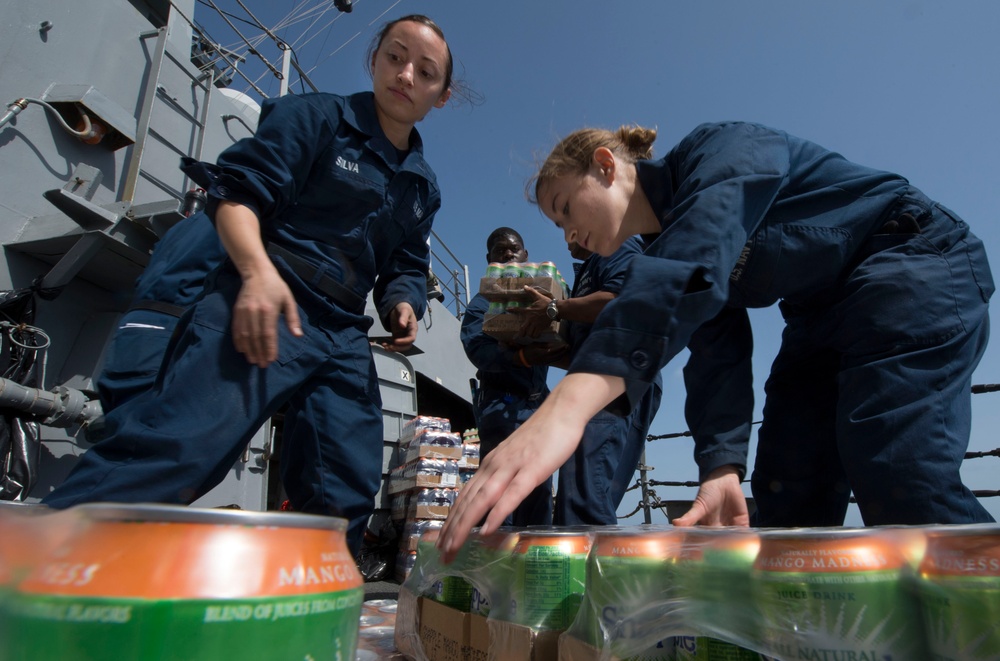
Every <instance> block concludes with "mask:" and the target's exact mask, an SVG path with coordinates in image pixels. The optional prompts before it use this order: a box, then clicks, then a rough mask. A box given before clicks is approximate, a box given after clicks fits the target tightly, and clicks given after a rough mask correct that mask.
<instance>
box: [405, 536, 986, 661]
mask: <svg viewBox="0 0 1000 661" xmlns="http://www.w3.org/2000/svg"><path fill="white" fill-rule="evenodd" d="M564 534H565V535H566V537H565V539H567V540H568V539H569V538H570V537H572V536H574V535H581V534H582V535H583V536H584V537H585V538H586V540H587V542H586V545H587V546H589V547H590V548H589V553H588V554H587V556H586V560H585V564H586V571H585V578H583V579H582V580H583V583H582V585H580V586H574V587H572V588H571V589H570V590H569V591H567V592H563V591H562V590H563V588H561V587H558V586H555V584H554V583H551V582H549V577H554V576H556V575H557V574H558V575H559V577H560V580H562V579H564V578H567V577H569V578H570V581H571V582H572V580H573V579H572V576H574V569H573V562H574V559H573V556H574V555H578V554H574V553H573V552H571V549H572V548H579V546H578V542H573V543H568V544H564V545H563V550H554V548H553V547H552V546H551V545H550V546H548V547H546V546H545V545H542V548H545V549H546V551H545V553H550V554H551V557H544V558H541V559H542V560H544V561H545V562H548V564H547V565H545V562H543V563H541V564H539V565H537V566H536V572H535V573H531V574H528V573H526V564H525V562H524V560H525V558H526V556H525V555H524V554H523V553H519V551H522V552H523V551H524V550H525V549H529V548H536V546H535V545H534V544H530V543H529V542H530V540H531V539H533V538H535V539H537V538H541V537H545V538H547V539H549V540H552V539H554V538H555V537H557V535H554V531H552V530H544V529H542V530H536V529H501V531H498V532H497V533H494V534H493V535H490V536H487V537H485V538H484V537H479V536H476V535H473V536H472V537H470V540H469V541H468V542H467V543H466V544H465V545H464V546H463V548H462V549H460V550H459V553H458V556H457V558H456V559H455V561H454V562H453V563H452V564H450V565H444V564H443V563H442V562H441V560H440V556H439V555H438V553H437V551H436V549H435V548H434V541H435V540H436V533H435V532H431V533H429V534H428V535H427V536H425V537H424V538H422V540H421V543H420V550H419V553H418V558H417V560H416V564H415V567H414V571H413V572H412V573H411V574H410V578H409V580H408V581H407V583H406V584H405V585H404V591H405V592H408V593H410V594H411V595H412V596H413V597H414V599H415V598H416V597H417V596H420V595H425V594H428V592H429V590H431V589H432V588H433V586H434V585H435V584H436V583H438V582H440V581H442V579H443V578H444V577H446V576H451V577H458V578H460V579H463V580H464V581H467V582H468V583H469V584H471V587H472V595H473V597H472V604H471V605H470V608H469V611H470V613H471V614H472V617H477V616H486V617H487V618H488V622H489V624H490V627H489V629H488V632H489V633H488V636H489V638H490V640H489V641H488V643H487V644H488V646H489V648H490V649H491V650H493V651H496V650H497V649H498V646H500V647H502V646H503V645H504V641H502V640H498V639H496V638H495V637H496V636H497V634H498V632H502V631H504V630H506V629H504V628H503V627H498V626H494V625H500V624H503V625H504V626H505V627H506V626H507V625H508V624H509V625H513V626H517V627H521V628H528V629H530V630H531V631H532V632H534V633H535V634H537V635H539V636H542V635H545V634H551V633H552V632H553V631H559V630H560V628H562V629H565V630H564V631H562V633H561V634H560V635H559V639H558V656H559V658H560V659H562V660H564V661H581V660H583V661H587V660H590V659H593V660H594V661H597V660H598V659H601V660H609V661H610V660H612V659H615V660H622V659H627V660H631V661H640V660H644V661H668V660H671V659H678V660H685V659H710V660H718V659H723V660H727V661H734V660H735V661H751V660H758V659H764V660H767V661H799V660H801V659H808V660H818V661H848V660H850V661H876V660H878V661H882V660H884V659H893V660H896V661H900V660H905V661H921V660H927V661H930V660H932V659H933V660H935V661H937V660H940V659H949V660H952V661H959V660H960V661H980V660H983V659H992V660H994V661H996V660H997V659H1000V626H998V624H997V623H998V622H1000V526H998V525H996V524H990V525H976V526H915V527H882V528H801V529H780V530H778V529H764V530H752V529H746V528H716V529H707V528H673V527H671V526H642V527H628V528H623V527H603V528H595V529H592V530H590V531H579V530H574V531H569V532H568V533H564ZM574 545H576V546H574ZM545 567H547V568H545ZM525 577H528V582H527V583H526V582H525ZM578 580H579V579H578ZM574 602H575V606H573V603H574ZM567 604H569V605H570V609H569V611H573V610H575V615H574V616H572V617H571V618H570V619H568V620H567V619H565V613H566V612H568V611H567V609H566V608H565V607H566V605H567ZM461 610H464V609H461ZM418 617H419V609H418V608H416V607H415V606H411V608H410V609H409V611H408V615H407V617H404V618H402V619H400V620H398V621H397V641H398V640H399V639H400V636H402V637H403V638H408V645H409V649H410V652H409V653H410V655H411V656H412V657H413V658H415V659H419V660H420V661H423V659H426V658H427V657H426V656H422V654H423V652H422V648H421V647H420V642H421V641H420V635H419V632H420V627H419V622H418V621H417V618H418ZM481 635H483V636H485V635H487V634H486V633H482V634H481ZM475 643H476V641H474V640H471V641H470V644H473V646H474V644H475ZM479 644H481V645H482V644H483V641H479ZM488 658H497V657H495V656H493V655H492V652H491V655H490V656H489V657H488ZM534 658H543V657H539V656H537V655H536V656H535V657H534ZM552 658H554V657H552Z"/></svg>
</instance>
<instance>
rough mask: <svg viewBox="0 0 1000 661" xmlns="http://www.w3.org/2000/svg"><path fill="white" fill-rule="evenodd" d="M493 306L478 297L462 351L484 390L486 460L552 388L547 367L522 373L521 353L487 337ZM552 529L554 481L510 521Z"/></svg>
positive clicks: (481, 421) (480, 405)
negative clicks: (485, 329) (486, 322)
mask: <svg viewBox="0 0 1000 661" xmlns="http://www.w3.org/2000/svg"><path fill="white" fill-rule="evenodd" d="M489 306H490V303H489V301H487V300H486V298H484V297H483V295H482V294H476V295H475V296H474V297H473V298H472V300H471V301H470V302H469V306H468V307H467V308H466V309H465V314H464V315H463V316H462V333H461V337H462V346H463V347H465V354H466V355H467V356H468V357H469V361H471V362H472V364H473V365H475V366H476V378H477V379H478V380H479V388H478V390H477V392H476V401H475V402H474V403H473V412H474V414H475V416H476V425H477V427H478V428H479V448H480V450H479V452H480V457H485V456H486V455H488V454H489V453H490V452H492V451H493V450H494V449H496V447H497V446H498V445H500V443H502V442H503V441H504V439H506V438H507V437H508V436H510V435H511V434H512V433H513V432H514V430H515V429H517V428H518V427H520V426H521V425H522V424H523V423H524V422H525V421H526V420H527V419H528V418H529V417H530V416H531V414H532V413H534V412H535V411H536V410H537V409H538V407H539V406H541V404H542V402H543V401H544V400H545V397H546V396H547V395H548V394H549V387H548V385H547V384H546V382H545V380H546V377H547V376H548V373H549V368H548V366H547V365H533V366H531V367H521V366H520V365H519V364H518V362H517V358H516V354H517V349H511V348H510V347H508V346H506V345H504V344H501V343H500V341H499V340H497V339H496V338H494V337H491V336H489V335H487V334H486V333H484V332H483V318H484V316H485V315H486V311H487V309H488V308H489ZM551 523H552V479H551V478H549V479H548V480H546V481H545V482H544V483H543V484H541V485H540V486H538V487H536V488H535V490H534V491H532V492H531V493H530V494H529V495H528V497H527V498H525V499H524V500H523V501H522V502H521V504H520V505H519V506H518V507H517V509H515V510H514V512H513V514H511V516H509V517H508V518H507V521H506V524H507V525H513V526H529V525H549V524H551Z"/></svg>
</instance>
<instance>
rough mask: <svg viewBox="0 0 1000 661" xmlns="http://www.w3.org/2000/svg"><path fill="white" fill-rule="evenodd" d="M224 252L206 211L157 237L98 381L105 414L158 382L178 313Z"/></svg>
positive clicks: (180, 222) (223, 257)
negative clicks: (157, 239)
mask: <svg viewBox="0 0 1000 661" xmlns="http://www.w3.org/2000/svg"><path fill="white" fill-rule="evenodd" d="M225 258H226V251H225V249H224V248H223V247H222V241H220V240H219V234H218V232H216V231H215V226H214V225H212V221H211V220H210V219H209V217H208V216H207V215H206V214H205V213H203V212H198V213H195V214H193V215H191V216H190V217H188V218H184V219H182V220H181V221H179V222H178V223H177V224H176V225H174V226H173V227H171V228H170V229H169V230H168V231H167V233H166V234H164V235H163V238H162V239H160V240H159V241H157V243H156V246H155V247H154V248H153V254H152V256H150V258H149V264H148V265H147V266H146V269H145V270H144V271H143V272H142V275H140V276H139V278H138V279H137V280H136V283H135V294H134V295H133V297H132V306H131V307H130V308H129V309H128V310H127V311H126V312H125V314H123V315H122V317H121V319H120V320H119V322H118V329H117V331H116V332H115V334H114V336H113V337H112V338H111V343H110V344H109V346H108V350H107V352H106V354H105V358H104V367H103V368H102V370H101V374H100V375H99V376H98V377H97V379H96V381H95V384H96V386H97V393H98V396H99V397H100V400H101V408H102V409H103V410H104V413H105V415H106V414H108V413H109V412H111V410H112V409H114V408H115V407H117V406H118V405H119V404H121V403H123V402H125V401H128V400H129V399H132V398H133V397H135V396H136V395H139V394H141V393H143V392H145V391H147V390H149V389H150V388H152V387H153V382H154V381H155V380H156V375H157V374H158V373H159V371H160V364H161V363H162V362H163V355H164V353H165V352H166V350H167V343H168V342H169V341H170V337H171V336H172V335H173V332H174V328H175V327H176V326H177V320H178V318H179V317H180V315H181V314H183V313H184V310H186V309H187V308H188V307H189V306H190V305H191V304H192V303H194V302H195V300H197V298H198V296H199V295H200V294H201V292H202V290H203V288H204V285H205V278H206V276H207V275H208V274H209V272H211V271H212V270H213V269H215V268H216V267H217V266H218V265H219V264H221V263H222V261H223V260H224V259H225Z"/></svg>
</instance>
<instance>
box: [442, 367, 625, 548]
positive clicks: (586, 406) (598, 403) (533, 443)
mask: <svg viewBox="0 0 1000 661" xmlns="http://www.w3.org/2000/svg"><path fill="white" fill-rule="evenodd" d="M623 392H625V382H624V380H623V379H621V378H619V377H612V376H606V375H603V374H587V373H583V372H580V373H575V374H567V375H566V377H564V378H563V380H562V381H560V382H559V384H558V385H557V386H556V387H555V388H554V389H553V390H552V392H551V393H549V396H548V397H546V398H545V401H544V402H543V403H542V405H541V406H540V407H539V408H538V410H537V411H535V413H533V414H532V415H531V417H530V418H528V420H527V422H525V423H524V424H523V425H521V426H520V427H519V428H518V429H517V431H515V432H514V433H513V434H511V435H510V436H509V437H508V438H507V440H505V441H504V442H503V443H501V444H500V445H499V446H498V447H497V448H496V449H495V450H493V451H492V452H490V454H489V455H487V457H486V458H485V459H484V460H483V463H482V465H481V466H480V467H479V470H477V471H476V474H475V475H474V476H473V477H472V479H471V480H469V482H468V483H467V484H466V485H465V486H464V487H463V488H462V490H461V491H460V492H459V495H458V499H457V500H456V501H455V505H454V506H453V507H452V509H451V513H450V514H449V515H448V520H447V521H446V522H445V525H444V529H443V530H442V533H441V537H440V538H439V540H438V548H439V549H441V552H442V554H443V556H444V559H445V561H446V562H450V561H451V560H452V559H453V558H454V556H455V553H456V552H457V551H458V549H459V548H460V547H461V546H462V544H463V543H465V540H466V539H467V538H468V536H469V533H470V532H471V530H472V528H473V527H474V526H477V525H479V522H480V521H481V520H482V518H483V517H484V516H485V517H486V523H485V524H483V527H482V532H483V533H490V532H492V531H494V530H496V529H497V528H498V527H499V526H500V525H502V523H503V520H504V519H505V518H506V517H507V515H508V514H510V513H511V512H513V511H514V508H515V507H517V506H518V504H519V503H520V502H521V501H522V500H524V498H526V497H527V496H528V494H529V493H531V491H532V489H534V488H535V487H537V486H538V485H539V484H541V483H542V482H544V481H545V480H546V479H547V478H548V477H549V476H551V475H552V473H554V472H555V471H556V469H558V468H559V467H560V466H562V465H563V463H565V462H566V460H567V459H568V458H569V457H570V455H572V454H573V451H574V450H575V449H576V446H577V445H579V443H580V438H581V436H582V435H583V429H584V427H585V426H586V425H587V422H588V421H589V420H590V418H592V417H593V416H594V414H595V413H597V412H598V411H600V410H601V409H602V408H603V407H605V406H606V405H607V404H608V403H610V402H611V401H613V400H614V399H615V398H616V397H618V396H619V395H621V394H622V393H623Z"/></svg>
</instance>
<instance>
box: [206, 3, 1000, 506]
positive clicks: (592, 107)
mask: <svg viewBox="0 0 1000 661" xmlns="http://www.w3.org/2000/svg"><path fill="white" fill-rule="evenodd" d="M216 4H218V5H219V6H220V7H224V8H227V9H229V10H231V11H233V13H235V14H238V15H240V16H245V12H243V11H242V10H241V9H240V8H239V5H238V4H237V2H235V0H216ZM244 4H247V5H248V6H249V7H250V8H251V9H252V10H253V12H254V14H255V15H256V16H257V17H258V18H260V19H261V20H262V22H264V23H267V24H268V25H271V26H275V25H277V24H278V23H279V21H280V20H281V19H282V18H284V17H285V16H287V15H288V14H289V13H290V12H292V9H293V8H296V9H298V10H303V9H305V8H308V7H314V6H316V5H322V3H321V2H319V0H307V1H306V2H295V3H292V2H276V1H275V0H244ZM409 13H424V14H427V15H429V16H431V17H432V18H434V19H435V20H436V21H437V22H438V23H439V24H440V25H441V27H442V28H443V29H444V31H445V34H446V36H447V38H448V41H449V43H450V45H451V48H452V52H453V53H454V56H455V58H456V61H457V64H458V73H459V74H461V75H462V77H463V78H464V79H466V80H467V81H468V82H469V83H470V84H471V86H472V87H473V88H474V89H475V90H476V91H477V92H478V93H479V94H481V95H482V96H483V97H484V101H483V103H481V104H479V105H477V106H470V105H468V104H466V105H457V106H450V107H446V108H445V109H443V110H437V111H433V112H432V113H431V114H430V115H429V116H428V118H427V119H426V120H425V121H424V122H423V123H422V124H420V125H419V128H420V131H421V133H422V135H423V137H424V142H425V152H426V156H427V159H428V160H429V162H430V163H431V165H432V167H433V168H434V170H435V171H436V173H437V175H438V179H439V183H440V185H441V188H442V194H443V198H444V204H443V208H442V210H441V212H440V213H439V214H438V216H437V219H436V221H435V231H436V232H437V234H438V235H439V236H441V238H442V239H443V240H444V241H445V242H446V243H447V246H448V248H449V249H450V250H451V251H452V252H453V253H454V254H455V255H456V256H457V257H458V258H459V259H460V260H461V261H463V262H465V263H466V264H468V265H469V266H470V269H471V275H472V277H473V279H475V278H477V277H478V276H479V275H480V271H482V270H484V269H485V252H486V249H485V245H484V244H485V238H486V236H487V235H488V234H489V232H490V231H491V230H492V229H494V228H496V227H498V226H501V225H508V226H512V227H515V228H517V229H518V230H519V231H520V232H521V233H522V235H523V236H524V238H525V243H526V245H527V247H528V250H529V252H530V255H531V259H532V260H535V261H543V260H552V261H555V262H556V263H557V265H558V266H559V267H560V270H562V271H563V273H564V274H565V273H571V272H572V270H571V260H570V258H569V254H568V252H567V251H566V248H565V244H564V243H563V241H562V234H561V232H559V231H558V230H556V229H555V228H554V226H552V225H551V224H550V223H549V222H548V221H547V220H546V219H545V218H544V217H543V216H541V215H540V214H539V213H538V211H537V209H536V208H535V207H533V206H531V205H529V204H528V203H527V202H526V201H525V199H524V183H525V180H526V179H527V178H528V177H529V176H530V175H531V174H532V173H533V167H534V165H535V164H536V163H537V162H538V161H539V159H541V158H543V157H544V156H545V154H546V153H547V151H548V150H549V149H550V148H551V147H552V146H553V145H554V144H555V142H556V141H557V140H558V139H559V137H561V136H563V135H565V134H566V133H568V132H570V131H572V130H574V129H577V128H580V127H583V126H599V127H605V128H615V127H617V126H619V125H622V124H631V123H637V124H641V125H645V126H652V127H656V128H657V129H658V131H659V138H658V140H657V142H656V146H655V149H656V154H657V155H663V154H664V153H666V152H667V151H668V150H669V149H670V147H671V146H673V144H675V143H676V142H677V141H678V140H680V139H681V138H682V137H683V136H684V135H685V134H686V133H687V132H689V131H690V130H691V129H693V128H694V127H695V126H697V125H698V124H699V123H701V122H705V121H715V120H731V119H732V120H749V121H756V122H761V123H764V124H768V125H771V126H774V127H777V128H781V129H784V130H786V131H789V132H790V133H794V134H797V135H800V136H802V137H805V138H809V139H811V140H814V141H816V142H818V143H820V144H822V145H824V146H826V147H829V148H831V149H834V150H836V151H839V152H840V153H842V154H844V155H845V156H846V157H848V158H850V159H852V160H855V161H858V162H861V163H864V164H866V165H870V166H873V167H878V168H882V169H886V170H891V171H895V172H898V173H900V174H902V175H904V176H906V177H907V178H908V179H909V180H910V181H911V182H912V183H913V184H914V185H915V186H917V187H918V188H921V189H922V190H923V191H924V192H925V193H927V194H928V195H929V196H930V197H932V198H934V199H937V200H939V201H941V202H942V203H944V204H945V205H946V206H948V207H949V208H951V209H953V210H954V211H956V212H957V213H958V214H959V215H961V216H962V217H964V218H965V219H966V220H967V221H968V222H969V224H970V225H971V226H972V228H973V231H975V232H976V233H977V234H978V235H979V236H980V237H981V238H982V239H983V241H984V242H985V243H986V246H987V249H988V252H989V255H990V259H991V261H992V264H993V266H994V269H995V271H996V276H997V278H998V279H1000V223H998V222H997V220H998V218H997V217H998V215H1000V214H998V209H1000V166H998V164H997V162H996V157H997V155H998V154H1000V129H998V121H1000V40H998V39H997V35H998V34H1000V3H998V2H996V1H995V0H956V1H954V2H943V1H931V0H878V1H873V0H839V1H836V2H834V1H831V0H826V1H822V2H813V1H804V0H760V1H753V2H751V1H737V0H700V1H696V0H686V1H683V2H681V1H678V0H635V1H624V2H607V1H604V2H598V1H596V0H511V1H508V2H483V1H481V0H398V1H397V0H355V3H354V11H353V12H352V13H350V14H340V15H338V14H337V12H336V10H333V9H330V10H329V11H328V12H326V13H325V14H321V13H319V12H315V13H312V14H309V18H308V20H303V21H300V22H298V23H295V24H294V25H291V26H288V27H287V28H284V29H283V30H281V31H279V34H280V35H281V36H282V38H284V39H285V40H287V41H288V42H289V43H292V44H293V46H294V47H295V50H296V53H297V55H298V59H299V62H300V63H301V64H302V66H303V67H304V68H305V69H306V70H309V77H310V78H311V79H312V81H313V82H314V83H316V85H317V86H318V87H319V88H320V89H322V90H324V91H332V92H340V93H350V92H354V91H358V90H362V89H370V81H369V79H368V78H367V75H366V74H365V73H364V71H363V69H362V62H363V59H364V57H363V54H364V50H365V48H366V47H367V45H368V43H369V41H370V40H371V37H372V35H373V34H374V33H375V31H376V30H377V28H378V27H379V26H380V25H381V24H382V23H383V22H384V21H385V20H388V19H391V18H395V17H398V16H401V15H404V14H409ZM208 18H209V17H208V15H207V12H206V11H205V8H204V7H203V6H201V5H199V6H198V9H197V13H196V19H202V20H204V21H205V22H206V25H207V26H208V27H209V30H210V32H211V33H212V34H213V36H216V38H218V39H219V40H220V41H223V42H224V43H228V44H229V45H234V44H232V43H231V42H228V41H227V40H229V39H230V38H231V37H230V35H229V34H228V33H227V32H226V31H225V30H224V29H223V28H222V26H221V25H220V24H219V22H218V21H217V20H213V21H210V22H209V21H208ZM241 31H243V32H244V34H247V35H250V34H253V32H254V31H253V30H252V29H251V28H250V27H249V26H246V25H242V24H241ZM260 49H261V51H262V52H264V53H265V55H266V56H268V57H269V58H271V59H272V60H273V61H276V60H277V59H278V55H277V51H276V50H275V49H274V48H273V47H272V46H270V45H265V44H262V45H261V46H260ZM254 67H255V65H254V64H253V63H251V62H248V63H247V65H246V66H245V67H244V69H245V70H246V71H248V72H252V71H254V70H255V68H254ZM257 68H259V67H257ZM296 80H297V77H296V76H294V75H293V76H292V86H293V88H294V89H298V83H297V82H296ZM259 85H260V86H261V87H262V89H264V91H265V92H267V93H268V94H271V95H277V89H278V87H277V82H274V81H271V80H265V79H262V80H261V82H260V83H259ZM234 87H235V88H236V89H241V90H242V89H243V88H241V86H240V85H238V84H236V85H234ZM244 87H245V86H244ZM243 91H245V90H243ZM436 270H437V269H436ZM997 300H1000V299H997ZM751 318H752V321H753V324H754V333H755V343H756V352H755V358H754V373H755V382H756V386H757V390H758V402H757V418H756V419H759V418H760V415H759V413H760V408H761V405H762V403H763V396H762V394H760V392H761V390H760V388H761V387H762V384H763V381H764V378H765V377H766V375H767V372H768V368H769V365H770V362H771V360H772V358H773V356H774V352H775V351H776V350H777V346H778V341H779V339H780V332H781V319H780V317H779V315H778V313H777V310H776V309H768V310H760V311H755V312H753V313H752V317H751ZM998 319H1000V317H998V316H997V315H994V322H995V325H996V324H1000V321H998ZM684 360H685V356H684V355H683V354H682V355H681V356H678V357H677V358H675V359H674V361H672V362H671V363H670V364H669V365H668V366H667V367H666V369H665V370H664V373H663V376H664V383H665V394H664V403H663V406H662V407H661V409H660V413H659V415H658V416H657V418H656V421H655V422H654V424H653V428H652V429H651V430H650V431H651V433H653V434H668V433H673V432H680V431H683V430H684V429H686V425H685V423H684V420H683V414H682V411H683V400H684V391H683V384H682V382H681V377H680V370H681V368H682V366H683V363H684ZM561 374H562V372H561V371H559V370H553V375H552V377H551V378H550V380H551V381H553V382H554V381H555V380H557V378H558V376H559V375H561ZM998 382H1000V337H994V338H993V344H992V345H991V346H990V347H989V349H988V350H987V353H986V356H985V357H984V359H983V362H982V363H981V365H980V367H979V369H978V370H977V372H976V375H975V377H974V383H998ZM973 416H974V426H973V435H972V441H971V444H970V450H975V451H988V450H993V449H995V448H1000V434H998V433H996V431H995V430H996V429H998V428H1000V393H992V394H982V395H975V396H973ZM647 450H648V451H647V455H648V456H647V463H648V464H649V465H652V466H655V468H656V470H655V471H654V472H653V474H652V477H653V479H657V480H664V481H674V480H677V481H680V480H695V479H697V471H696V469H695V465H694V462H693V460H692V459H691V441H690V439H683V438H682V439H676V440H663V441H656V442H653V443H651V444H650V445H649V446H648V448H647ZM752 451H753V445H751V454H752ZM963 476H964V477H965V481H966V483H967V484H968V485H969V486H970V487H971V488H973V489H984V490H1000V458H997V457H986V458H982V459H974V460H970V461H967V462H966V464H965V466H964V467H963ZM747 492H748V493H749V487H747ZM657 494H658V495H659V496H660V498H662V499H664V500H668V499H690V498H692V497H693V495H694V491H693V490H691V489H682V488H665V487H659V488H658V489H657ZM636 502H637V497H636V496H635V492H632V493H630V494H628V495H627V496H626V500H625V502H624V503H623V505H622V508H621V513H625V512H628V511H631V510H632V509H633V508H634V507H635V504H636ZM983 502H984V504H985V505H986V506H987V508H988V509H989V510H990V511H991V512H992V513H993V515H994V517H996V518H998V519H1000V498H996V497H994V498H986V499H984V501H983ZM654 521H659V522H663V521H665V518H664V517H662V516H659V517H654ZM631 522H634V523H639V522H641V520H640V518H639V517H632V518H630V519H626V520H624V521H623V523H631ZM849 523H860V519H859V518H858V517H857V515H856V514H855V513H854V510H853V508H852V513H851V514H850V515H849Z"/></svg>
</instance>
